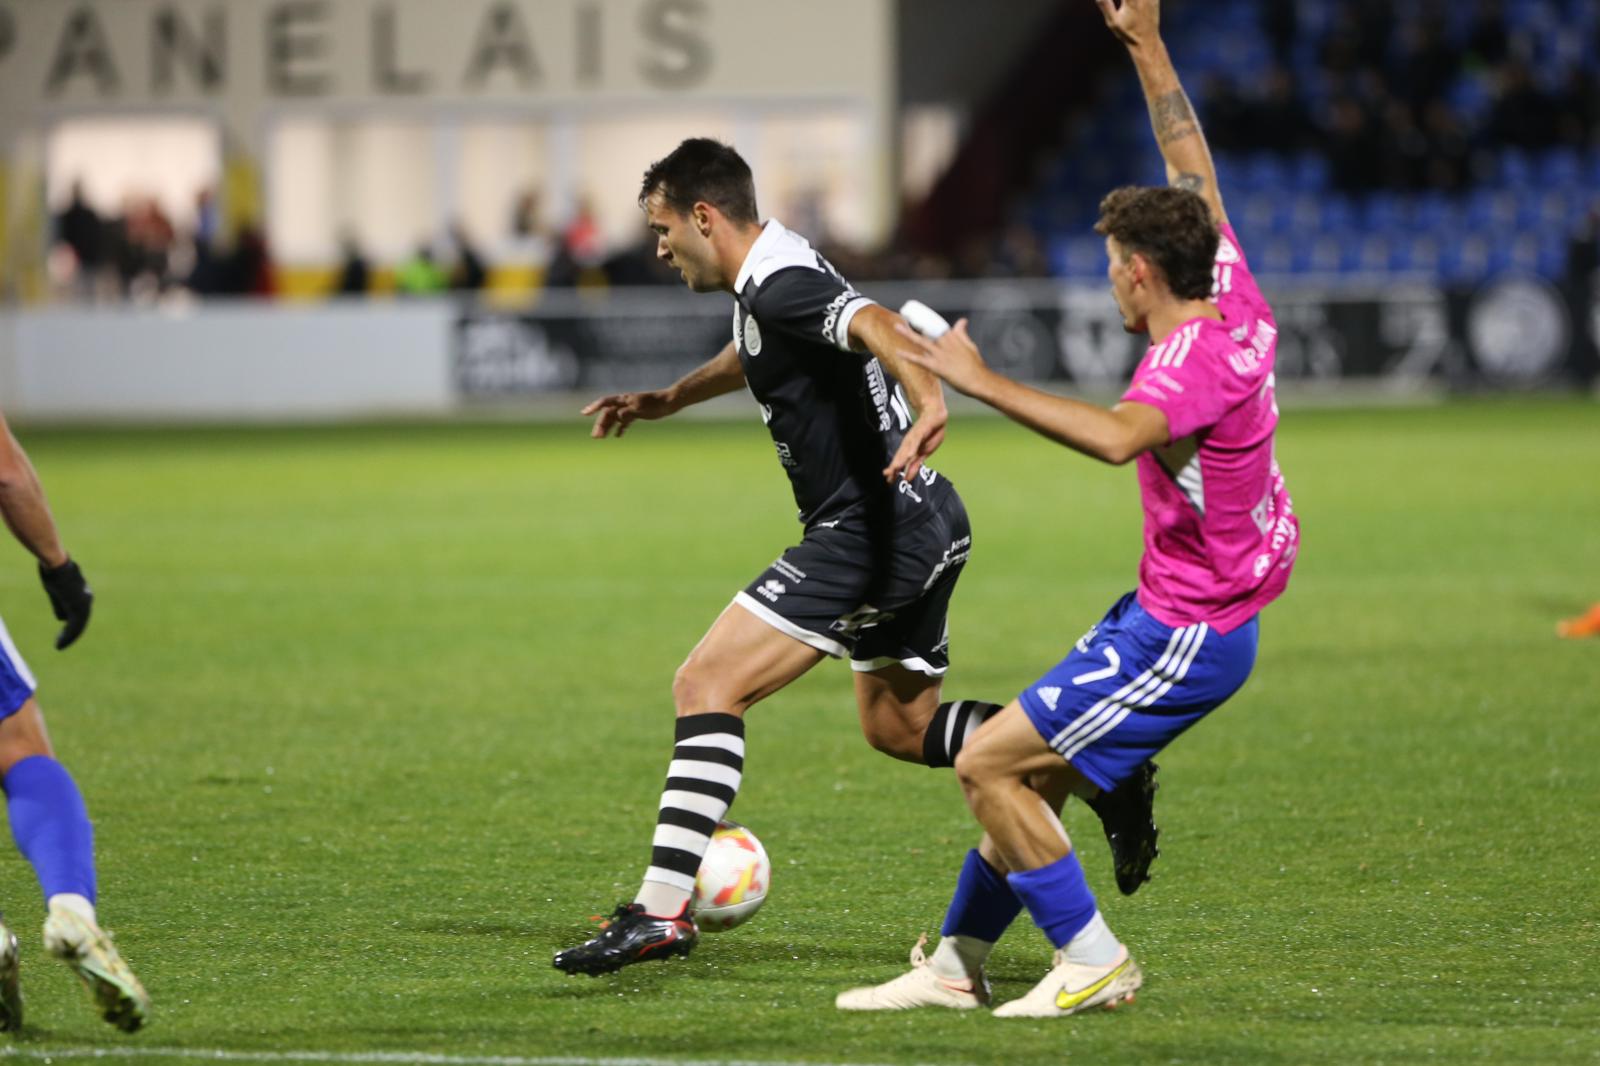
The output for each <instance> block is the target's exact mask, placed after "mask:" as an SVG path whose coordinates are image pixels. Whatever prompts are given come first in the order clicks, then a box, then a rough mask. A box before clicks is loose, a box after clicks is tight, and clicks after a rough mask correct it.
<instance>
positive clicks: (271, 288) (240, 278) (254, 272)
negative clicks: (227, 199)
mask: <svg viewBox="0 0 1600 1066" xmlns="http://www.w3.org/2000/svg"><path fill="white" fill-rule="evenodd" d="M224 274H225V277H226V281H225V285H226V288H225V290H224V291H225V292H226V293H228V294H229V295H234V296H257V297H263V298H265V297H272V296H276V295H277V293H278V279H277V272H276V271H275V270H274V268H273V265H272V252H271V249H270V248H269V247H268V245H267V235H266V234H265V233H264V232H262V230H261V227H260V226H258V225H256V224H255V223H254V222H250V221H246V222H242V223H240V225H239V229H238V231H237V232H236V233H235V234H234V238H233V252H232V253H231V254H230V255H229V256H228V260H227V265H226V267H225V268H224Z"/></svg>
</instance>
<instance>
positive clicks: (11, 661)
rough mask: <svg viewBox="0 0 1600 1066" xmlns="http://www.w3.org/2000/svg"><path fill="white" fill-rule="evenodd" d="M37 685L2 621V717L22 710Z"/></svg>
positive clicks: (0, 695)
mask: <svg viewBox="0 0 1600 1066" xmlns="http://www.w3.org/2000/svg"><path fill="white" fill-rule="evenodd" d="M37 687H38V686H37V685H35V684H34V681H33V672H32V671H31V670H29V669H28V664H27V663H25V662H23V661H22V653H21V652H19V651H17V646H16V645H15V644H13V643H11V634H10V633H8V632H6V624H5V623H4V622H0V718H10V717H11V716H12V715H14V714H16V713H17V712H18V711H19V710H21V709H22V705H23V704H24V703H27V702H28V697H30V696H32V695H33V691H34V689H35V688H37Z"/></svg>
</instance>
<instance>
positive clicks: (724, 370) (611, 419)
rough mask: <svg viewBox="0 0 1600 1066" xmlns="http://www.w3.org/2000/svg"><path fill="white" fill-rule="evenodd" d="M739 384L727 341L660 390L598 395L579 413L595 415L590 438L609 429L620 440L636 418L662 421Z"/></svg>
mask: <svg viewBox="0 0 1600 1066" xmlns="http://www.w3.org/2000/svg"><path fill="white" fill-rule="evenodd" d="M743 385H744V367H743V366H741V365H740V363H739V350H738V349H737V348H735V347H734V346H733V342H732V341H729V342H728V344H727V346H726V347H725V348H723V349H722V351H720V352H718V353H717V354H716V355H714V356H712V357H711V359H710V361H709V362H706V363H702V364H701V365H700V366H697V367H695V368H694V369H693V370H691V371H689V373H687V374H685V375H684V376H683V377H681V378H679V379H678V380H677V381H676V382H674V383H673V384H671V385H669V386H667V387H666V388H664V389H652V390H650V391H649V392H618V393H613V394H612V395H610V396H602V397H600V398H599V399H598V400H595V401H593V402H592V403H590V404H589V405H588V406H586V407H585V408H584V409H583V412H582V413H583V414H585V415H594V416H595V420H594V428H593V429H592V430H590V432H589V435H590V436H591V437H594V438H596V439H598V438H600V437H604V436H606V435H608V434H609V433H611V431H612V430H616V434H617V436H619V437H620V436H622V434H623V433H625V432H627V429H628V426H630V425H631V424H633V423H634V422H635V421H637V420H639V419H644V420H645V421H652V420H654V419H657V418H666V417H667V416H668V415H674V414H677V413H678V412H679V411H681V410H683V409H684V408H685V407H690V406H693V405H694V404H697V403H701V402H703V401H705V400H709V399H711V398H712V397H714V396H721V395H723V394H724V393H729V392H733V391H734V390H735V389H738V388H741V387H742V386H743Z"/></svg>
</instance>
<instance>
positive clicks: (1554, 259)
mask: <svg viewBox="0 0 1600 1066" xmlns="http://www.w3.org/2000/svg"><path fill="white" fill-rule="evenodd" d="M1536 269H1537V270H1538V271H1539V273H1540V275H1541V276H1543V277H1546V278H1549V279H1550V280H1551V281H1560V280H1562V279H1563V278H1565V277H1566V273H1567V242H1566V239H1565V238H1564V237H1561V236H1558V235H1555V234H1549V233H1546V234H1543V235H1541V238H1540V241H1539V261H1538V266H1537V268H1536Z"/></svg>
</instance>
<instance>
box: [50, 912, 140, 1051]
mask: <svg viewBox="0 0 1600 1066" xmlns="http://www.w3.org/2000/svg"><path fill="white" fill-rule="evenodd" d="M85 902H86V903H87V901H85ZM84 909H85V908H80V907H73V906H71V905H63V904H61V903H57V902H55V901H52V902H51V904H50V916H49V917H48V918H46V919H45V921H44V946H45V950H46V951H48V952H50V954H52V955H54V956H55V957H56V958H58V959H60V960H61V961H62V962H64V963H66V964H67V965H68V966H69V967H71V968H72V972H73V973H75V974H77V975H78V980H80V981H82V982H83V987H84V988H86V989H88V990H89V998H91V999H93V1000H94V1004H95V1008H96V1009H97V1010H99V1012H100V1017H102V1018H104V1019H105V1020H106V1021H108V1022H110V1023H111V1024H112V1025H114V1026H116V1027H117V1028H118V1029H121V1030H122V1031H123V1032H126V1033H131V1032H133V1031H134V1030H136V1029H138V1028H139V1027H140V1026H142V1025H143V1024H144V1023H145V1022H146V1021H148V1020H149V1017H150V996H149V994H148V993H147V992H145V990H144V986H143V985H141V984H140V983H139V979H138V978H137V977H135V976H134V975H133V971H132V970H130V969H129V968H128V964H127V963H126V962H124V961H123V959H122V956H121V955H119V954H118V953H117V947H116V945H115V944H113V943H112V942H111V934H110V933H107V932H106V931H105V930H104V929H101V928H100V926H99V924H98V923H97V922H96V921H95V920H94V918H93V917H92V916H91V915H92V913H93V912H92V910H90V912H89V913H88V914H85V913H83V911H84Z"/></svg>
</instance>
